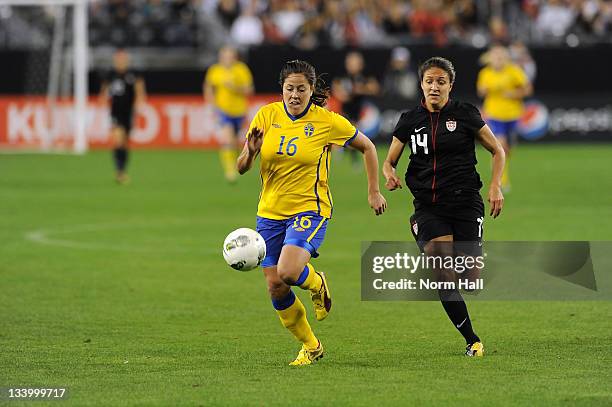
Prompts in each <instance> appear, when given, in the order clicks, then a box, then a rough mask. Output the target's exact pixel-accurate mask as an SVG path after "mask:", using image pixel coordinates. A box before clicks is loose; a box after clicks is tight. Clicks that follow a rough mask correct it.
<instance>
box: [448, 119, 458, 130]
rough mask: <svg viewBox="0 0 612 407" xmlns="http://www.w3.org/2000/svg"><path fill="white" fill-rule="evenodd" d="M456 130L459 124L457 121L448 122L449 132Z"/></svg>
mask: <svg viewBox="0 0 612 407" xmlns="http://www.w3.org/2000/svg"><path fill="white" fill-rule="evenodd" d="M456 128H457V122H456V121H455V120H447V121H446V129H447V130H448V131H455V129H456Z"/></svg>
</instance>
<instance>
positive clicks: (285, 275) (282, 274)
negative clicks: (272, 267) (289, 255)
mask: <svg viewBox="0 0 612 407" xmlns="http://www.w3.org/2000/svg"><path fill="white" fill-rule="evenodd" d="M277 273H278V277H279V278H280V279H281V280H282V281H283V282H284V283H285V284H287V285H295V282H296V281H297V279H298V277H299V275H300V273H299V272H296V270H293V269H292V268H291V267H282V266H279V267H278V269H277Z"/></svg>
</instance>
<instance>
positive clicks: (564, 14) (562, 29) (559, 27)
mask: <svg viewBox="0 0 612 407" xmlns="http://www.w3.org/2000/svg"><path fill="white" fill-rule="evenodd" d="M575 17H576V13H575V12H574V10H573V8H572V7H570V6H569V5H568V4H567V3H565V2H564V1H563V0H547V1H546V3H545V4H544V5H543V6H542V7H541V8H540V12H539V14H538V18H537V20H536V22H535V28H536V31H537V33H538V35H539V36H540V37H544V38H545V37H553V38H554V37H556V38H559V37H563V36H564V35H565V34H566V33H567V31H568V29H569V28H570V27H571V25H572V24H573V22H574V19H575Z"/></svg>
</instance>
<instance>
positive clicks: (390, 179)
mask: <svg viewBox="0 0 612 407" xmlns="http://www.w3.org/2000/svg"><path fill="white" fill-rule="evenodd" d="M403 151H404V143H402V142H401V141H400V140H399V139H398V138H396V137H393V140H392V141H391V146H390V147H389V152H388V153H387V158H385V161H384V162H383V175H384V176H385V179H386V180H387V182H386V183H385V187H386V188H387V189H388V190H389V191H394V190H396V189H398V188H400V189H401V188H402V181H401V180H400V179H399V177H398V176H397V173H396V171H395V168H396V167H397V163H398V162H399V159H400V157H401V156H402V152H403Z"/></svg>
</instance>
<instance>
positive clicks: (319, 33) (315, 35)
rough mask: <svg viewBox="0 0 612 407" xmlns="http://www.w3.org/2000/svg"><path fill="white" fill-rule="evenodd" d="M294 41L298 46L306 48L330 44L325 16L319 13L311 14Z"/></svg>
mask: <svg viewBox="0 0 612 407" xmlns="http://www.w3.org/2000/svg"><path fill="white" fill-rule="evenodd" d="M292 42H293V44H294V45H295V46H296V47H298V48H300V49H304V50H310V49H315V48H319V47H321V46H326V45H329V43H330V37H329V34H328V32H327V30H326V29H325V18H324V17H323V16H321V15H317V14H315V15H313V16H311V17H310V18H309V19H308V20H306V22H305V23H304V24H303V25H302V27H300V29H299V30H298V32H297V33H296V34H295V37H294V39H293V41H292Z"/></svg>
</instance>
